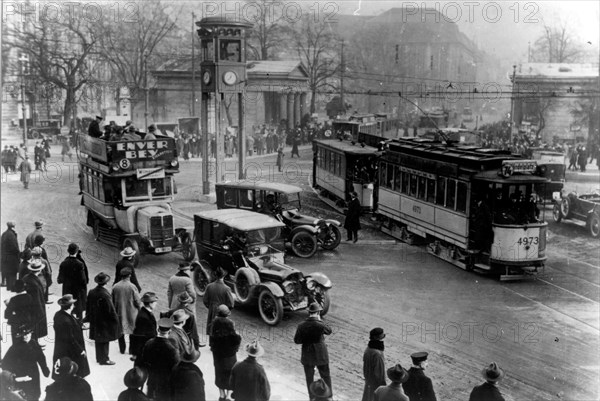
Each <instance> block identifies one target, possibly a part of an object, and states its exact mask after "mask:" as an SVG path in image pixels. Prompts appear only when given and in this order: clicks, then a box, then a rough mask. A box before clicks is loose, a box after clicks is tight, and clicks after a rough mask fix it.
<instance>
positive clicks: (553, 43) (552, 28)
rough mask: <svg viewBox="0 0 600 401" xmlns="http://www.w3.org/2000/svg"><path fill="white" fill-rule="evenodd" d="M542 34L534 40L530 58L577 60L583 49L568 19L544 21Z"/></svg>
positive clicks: (566, 61)
mask: <svg viewBox="0 0 600 401" xmlns="http://www.w3.org/2000/svg"><path fill="white" fill-rule="evenodd" d="M542 29H543V33H542V35H541V36H540V37H539V38H538V39H537V40H536V41H535V43H534V45H533V49H532V52H531V56H532V59H533V60H534V61H537V62H548V63H576V62H579V61H580V59H581V57H582V54H583V51H582V47H581V45H580V42H579V38H578V37H577V36H576V35H575V34H573V33H572V32H571V31H570V29H569V26H568V21H563V20H557V21H553V22H550V23H547V22H544V25H543V27H542Z"/></svg>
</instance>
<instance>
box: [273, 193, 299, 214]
mask: <svg viewBox="0 0 600 401" xmlns="http://www.w3.org/2000/svg"><path fill="white" fill-rule="evenodd" d="M278 197H279V204H280V205H281V207H282V208H283V210H290V209H300V192H296V193H293V194H284V193H279V194H278Z"/></svg>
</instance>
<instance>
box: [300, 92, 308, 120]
mask: <svg viewBox="0 0 600 401" xmlns="http://www.w3.org/2000/svg"><path fill="white" fill-rule="evenodd" d="M306 113H308V110H307V109H306V92H302V93H301V94H300V118H302V116H304V115H305V114H306Z"/></svg>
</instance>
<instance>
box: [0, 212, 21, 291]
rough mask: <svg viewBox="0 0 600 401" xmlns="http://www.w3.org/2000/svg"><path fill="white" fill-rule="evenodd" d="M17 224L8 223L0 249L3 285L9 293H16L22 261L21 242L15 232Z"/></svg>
mask: <svg viewBox="0 0 600 401" xmlns="http://www.w3.org/2000/svg"><path fill="white" fill-rule="evenodd" d="M15 226H16V224H15V222H14V221H8V222H6V227H7V228H6V231H4V232H3V233H2V239H1V240H0V249H1V250H2V256H1V260H0V265H1V266H2V267H1V270H2V285H6V289H7V290H8V291H14V285H15V281H16V280H17V272H18V271H19V263H21V260H20V259H19V256H20V255H21V251H20V250H19V241H18V239H17V232H16V231H15Z"/></svg>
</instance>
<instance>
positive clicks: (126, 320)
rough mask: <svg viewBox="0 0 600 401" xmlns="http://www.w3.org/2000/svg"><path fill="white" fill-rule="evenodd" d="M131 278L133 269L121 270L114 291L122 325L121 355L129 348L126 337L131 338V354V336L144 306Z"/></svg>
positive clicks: (114, 301) (114, 298)
mask: <svg viewBox="0 0 600 401" xmlns="http://www.w3.org/2000/svg"><path fill="white" fill-rule="evenodd" d="M130 277H131V269H130V268H129V267H125V268H123V269H121V280H120V281H119V282H118V283H116V284H115V285H114V286H113V289H112V299H113V303H114V305H115V309H116V310H117V316H119V323H120V324H121V336H120V337H119V351H120V352H121V354H124V353H125V349H126V348H127V344H126V342H125V335H128V336H129V353H130V354H131V335H132V334H133V329H134V327H135V319H136V317H137V314H138V310H139V309H140V307H141V306H142V302H141V300H140V293H139V292H138V290H137V288H136V287H135V285H133V284H132V283H131V281H130Z"/></svg>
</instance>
